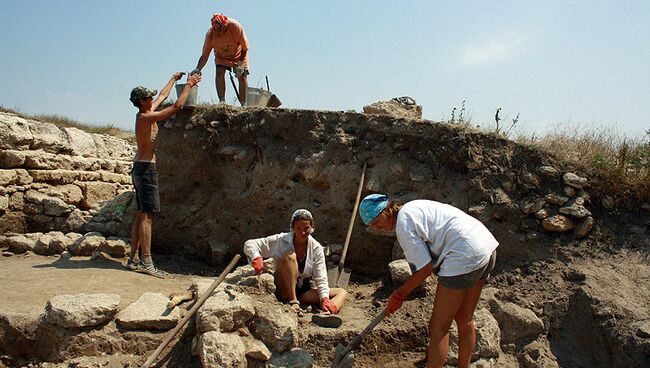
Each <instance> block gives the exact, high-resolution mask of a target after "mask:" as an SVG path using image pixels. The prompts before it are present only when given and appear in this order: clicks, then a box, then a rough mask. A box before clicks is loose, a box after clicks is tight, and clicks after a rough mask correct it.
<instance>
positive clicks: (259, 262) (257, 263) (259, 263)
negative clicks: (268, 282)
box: [251, 257, 264, 275]
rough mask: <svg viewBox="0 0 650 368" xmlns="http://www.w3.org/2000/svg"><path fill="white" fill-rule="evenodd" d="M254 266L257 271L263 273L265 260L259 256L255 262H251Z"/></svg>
mask: <svg viewBox="0 0 650 368" xmlns="http://www.w3.org/2000/svg"><path fill="white" fill-rule="evenodd" d="M251 265H252V266H253V269H254V270H255V272H256V273H257V274H258V275H259V274H261V273H262V269H264V262H263V260H262V257H257V258H255V259H254V260H253V263H251Z"/></svg>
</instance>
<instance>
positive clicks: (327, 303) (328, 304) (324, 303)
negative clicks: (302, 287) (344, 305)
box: [320, 297, 339, 314]
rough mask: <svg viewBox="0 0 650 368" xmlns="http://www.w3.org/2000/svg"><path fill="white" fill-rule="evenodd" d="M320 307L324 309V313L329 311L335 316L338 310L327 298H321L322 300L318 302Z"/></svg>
mask: <svg viewBox="0 0 650 368" xmlns="http://www.w3.org/2000/svg"><path fill="white" fill-rule="evenodd" d="M320 306H321V308H323V309H325V310H326V311H329V312H330V313H332V314H336V313H338V312H339V309H338V308H337V307H336V304H334V302H333V301H331V300H330V298H327V297H325V298H323V300H321V301H320Z"/></svg>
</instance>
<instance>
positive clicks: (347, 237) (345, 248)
mask: <svg viewBox="0 0 650 368" xmlns="http://www.w3.org/2000/svg"><path fill="white" fill-rule="evenodd" d="M367 166H368V165H367V164H366V163H364V164H363V169H362V171H361V180H359V189H358V190H357V199H356V200H355V201H354V209H353V210H352V217H350V225H349V226H348V233H347V234H346V235H345V243H343V252H342V253H341V261H340V262H339V274H341V272H342V271H343V265H344V264H345V256H346V254H347V253H348V245H350V237H351V236H352V228H353V227H354V219H355V217H356V216H357V210H358V209H359V200H360V199H361V192H362V191H363V181H364V180H365V178H366V167H367ZM336 281H338V280H336Z"/></svg>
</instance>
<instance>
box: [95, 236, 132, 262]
mask: <svg viewBox="0 0 650 368" xmlns="http://www.w3.org/2000/svg"><path fill="white" fill-rule="evenodd" d="M127 248H128V245H127V244H126V242H125V241H124V240H122V239H104V240H103V241H101V243H100V244H99V247H98V248H97V250H98V251H100V252H104V253H108V254H110V256H111V257H115V258H124V257H126V256H127V255H128V251H127Z"/></svg>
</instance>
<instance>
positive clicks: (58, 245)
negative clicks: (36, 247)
mask: <svg viewBox="0 0 650 368" xmlns="http://www.w3.org/2000/svg"><path fill="white" fill-rule="evenodd" d="M47 235H49V236H50V242H49V245H48V248H49V251H50V252H51V253H52V254H60V253H63V251H65V250H66V249H67V248H68V246H69V245H70V244H72V243H73V240H72V239H70V238H69V237H67V236H65V235H64V234H63V233H61V232H58V231H52V232H49V233H48V234H47Z"/></svg>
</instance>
